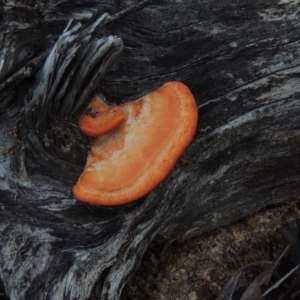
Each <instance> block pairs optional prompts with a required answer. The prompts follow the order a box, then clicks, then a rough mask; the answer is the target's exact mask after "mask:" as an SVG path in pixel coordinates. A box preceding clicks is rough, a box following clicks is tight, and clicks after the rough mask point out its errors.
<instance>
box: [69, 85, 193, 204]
mask: <svg viewBox="0 0 300 300" xmlns="http://www.w3.org/2000/svg"><path fill="white" fill-rule="evenodd" d="M197 119H198V112H197V107H196V103H195V99H194V97H193V95H192V94H191V92H190V90H189V89H188V88H187V87H186V86H185V85H184V84H182V83H180V82H168V83H166V84H164V85H163V86H162V87H161V88H159V89H158V90H156V91H154V92H152V93H150V94H148V95H146V96H144V97H142V98H140V99H138V100H136V101H130V102H127V103H124V104H122V105H120V106H116V105H108V104H106V103H105V102H104V101H103V100H102V99H100V98H99V97H97V96H96V97H95V98H94V99H93V100H92V102H91V103H90V105H89V107H88V113H87V114H84V115H82V116H81V118H80V120H79V127H80V129H81V131H82V132H84V133H85V134H86V135H88V136H90V137H92V139H91V150H90V153H89V156H88V158H87V163H86V166H85V168H84V171H83V173H82V174H81V176H80V177H79V179H78V181H77V183H76V185H75V186H74V187H73V193H74V195H75V197H76V198H77V199H79V200H81V201H84V202H89V203H93V204H97V205H106V206H112V205H120V204H125V203H129V202H132V201H134V200H137V199H138V198H140V197H142V196H144V195H145V194H147V193H148V192H149V191H151V190H152V189H153V188H155V187H156V186H157V185H158V184H159V183H160V182H161V181H162V180H163V179H164V178H165V177H166V176H167V175H168V173H169V172H170V171H171V169H172V167H173V166H174V164H175V163H176V161H177V159H178V158H179V156H180V155H181V153H182V152H183V151H184V149H185V148H186V147H187V146H188V144H189V143H190V142H191V140H192V138H193V136H194V133H195V129H196V126H197Z"/></svg>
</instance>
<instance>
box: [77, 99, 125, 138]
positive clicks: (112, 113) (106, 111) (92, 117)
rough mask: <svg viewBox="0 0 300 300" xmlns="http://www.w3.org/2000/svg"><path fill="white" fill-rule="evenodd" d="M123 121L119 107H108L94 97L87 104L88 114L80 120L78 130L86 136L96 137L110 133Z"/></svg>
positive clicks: (123, 117)
mask: <svg viewBox="0 0 300 300" xmlns="http://www.w3.org/2000/svg"><path fill="white" fill-rule="evenodd" d="M124 120H125V116H124V114H123V112H122V110H121V108H120V107H118V106H116V105H111V106H110V105H108V104H106V103H105V102H104V101H103V100H102V99H101V98H100V97H98V96H95V97H94V99H93V100H92V102H91V103H90V104H89V107H88V113H87V114H84V115H83V116H82V117H81V118H80V120H79V128H80V130H81V131H82V132H83V133H85V134H86V135H88V136H91V137H97V136H99V135H103V134H106V133H108V132H110V131H112V130H113V129H115V128H116V127H117V126H119V125H120V124H121V123H122V122H123V121H124Z"/></svg>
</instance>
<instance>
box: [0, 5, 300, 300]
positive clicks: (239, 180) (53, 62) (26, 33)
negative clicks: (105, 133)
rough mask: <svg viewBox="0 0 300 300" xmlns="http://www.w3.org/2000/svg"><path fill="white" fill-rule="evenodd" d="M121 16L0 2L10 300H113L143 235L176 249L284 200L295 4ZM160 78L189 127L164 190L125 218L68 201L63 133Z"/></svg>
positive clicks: (295, 117) (298, 160)
mask: <svg viewBox="0 0 300 300" xmlns="http://www.w3.org/2000/svg"><path fill="white" fill-rule="evenodd" d="M137 3H138V1H130V0H124V1H117V0H115V1H113V0H103V1H100V0H96V1H67V0H61V1H54V0H53V1H50V0H49V1H36V0H31V1H30V0H27V1H23V2H22V4H20V3H19V1H13V0H11V1H5V2H3V3H2V4H1V2H0V5H1V6H0V21H1V24H0V25H1V27H0V115H1V118H0V234H1V236H0V276H1V280H2V281H3V283H4V287H5V290H6V293H7V294H8V295H9V297H10V298H11V299H18V300H19V299H88V298H89V297H90V296H91V294H93V295H96V296H97V297H98V298H99V299H119V298H120V297H121V292H122V289H123V287H124V285H125V284H126V282H127V280H128V278H129V276H130V275H131V274H132V273H133V271H134V269H135V268H136V266H137V265H138V263H139V261H140V260H141V257H142V255H143V253H144V251H145V250H146V249H147V247H148V245H149V243H150V242H151V241H152V240H153V238H154V237H155V236H156V235H158V234H161V235H164V236H166V237H167V238H170V239H171V238H172V239H173V238H177V239H184V238H189V237H192V236H196V235H199V234H201V233H202V232H204V231H209V230H212V229H213V228H216V227H218V226H221V225H224V224H228V223H230V222H232V221H234V220H237V219H239V218H241V217H243V216H246V215H249V214H251V213H253V212H255V211H257V210H259V209H260V208H262V207H265V206H268V205H272V204H276V203H278V202H281V201H287V200H289V199H291V198H295V197H298V196H299V194H300V173H299V170H300V157H299V154H300V147H299V146H300V56H299V53H300V6H299V3H298V1H296V0H294V1H293V0H291V1H289V0H278V1H275V0H274V1H273V0H272V1H268V0H267V1H266V0H264V1H262V0H253V1H232V0H222V1H221V0H212V1H201V0H199V1H193V0H185V1H161V0H157V1H154V2H153V3H151V4H149V5H147V6H146V7H144V8H143V9H137V10H134V9H132V10H129V11H127V10H126V9H129V8H132V7H134V6H135V5H136V4H137ZM142 4H143V3H142ZM140 6H142V5H140ZM137 8H138V7H137ZM124 10H125V11H124ZM106 13H107V14H106ZM170 80H179V81H182V82H184V83H185V84H186V85H188V86H189V87H190V89H191V90H192V92H193V94H194V96H195V98H196V100H197V104H198V108H199V115H200V118H199V124H198V129H197V132H196V135H195V138H194V140H193V142H192V144H191V145H190V146H189V147H188V149H187V150H186V151H185V153H184V155H183V156H182V158H181V159H180V160H179V161H178V163H177V164H176V166H175V167H174V170H173V171H172V173H171V174H170V175H169V176H168V178H167V179H166V180H165V181H164V182H163V183H162V184H160V185H159V186H158V187H157V188H156V189H155V190H154V191H152V192H151V193H150V194H149V195H147V196H146V197H145V198H144V199H141V200H139V201H137V202H135V203H133V204H131V205H127V206H122V207H117V208H101V207H95V206H91V205H85V204H82V203H80V202H78V201H77V200H76V199H74V197H73V196H72V193H71V188H72V186H73V185H74V183H75V182H76V179H77V178H78V176H79V174H80V172H81V170H82V168H83V166H84V164H85V159H86V156H87V152H88V140H87V138H86V137H85V136H83V135H82V134H81V133H80V132H79V130H78V127H77V120H78V116H79V115H80V113H81V112H82V111H83V110H84V108H85V106H86V105H87V103H88V102H89V100H90V99H91V96H92V95H93V93H95V92H101V93H103V94H104V96H105V97H106V98H107V100H109V101H110V102H114V103H121V102H123V101H126V100H129V99H136V98H138V97H139V96H141V95H143V94H145V93H147V92H150V91H152V90H154V89H156V88H158V87H159V86H161V85H162V84H163V83H164V82H166V81H170Z"/></svg>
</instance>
